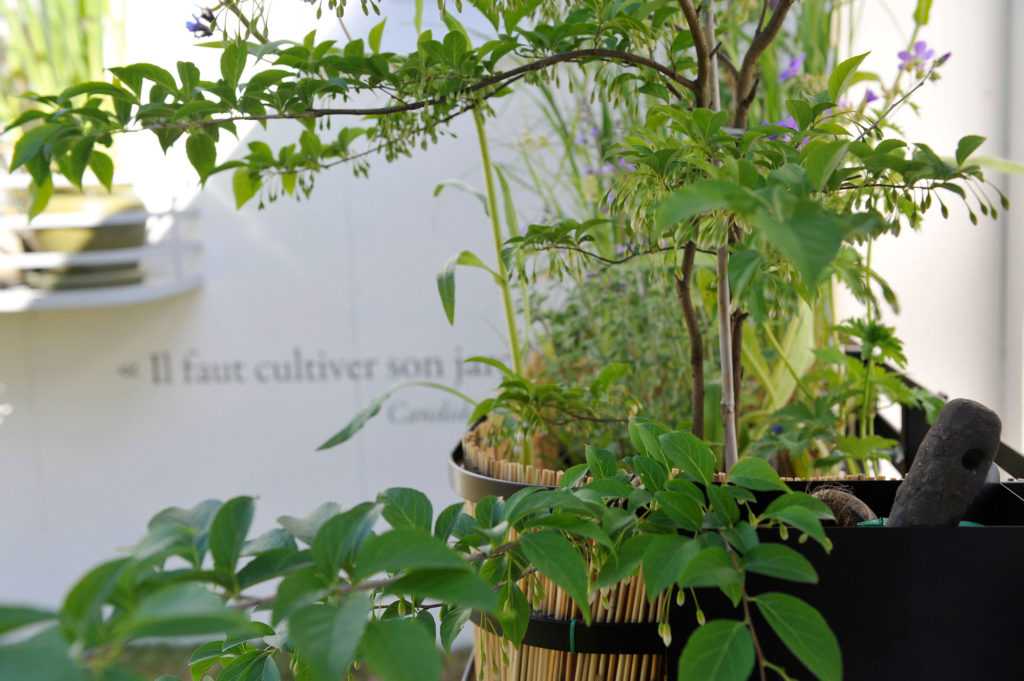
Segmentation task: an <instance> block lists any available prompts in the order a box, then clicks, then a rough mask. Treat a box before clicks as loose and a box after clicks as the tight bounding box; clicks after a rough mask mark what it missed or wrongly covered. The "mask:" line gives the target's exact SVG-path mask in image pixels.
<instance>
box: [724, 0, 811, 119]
mask: <svg viewBox="0 0 1024 681" xmlns="http://www.w3.org/2000/svg"><path fill="white" fill-rule="evenodd" d="M794 2H796V0H779V5H778V7H776V8H775V11H774V12H773V13H772V16H771V19H769V20H768V23H767V24H766V25H765V26H764V27H763V28H759V29H758V31H757V32H756V33H754V39H753V40H751V41H750V47H749V48H747V53H746V55H744V57H743V64H742V66H740V72H739V78H737V82H736V92H735V96H736V97H735V98H736V111H735V114H734V116H733V125H734V126H736V127H737V128H744V127H746V125H747V112H748V111H749V110H750V103H751V102H752V101H753V97H752V96H751V95H752V94H753V93H752V91H753V90H754V87H755V79H756V74H757V60H758V59H760V58H761V55H762V54H764V51H765V50H767V49H768V46H769V45H771V44H772V41H773V40H775V37H776V36H777V35H778V34H779V31H781V30H782V25H783V24H784V23H785V21H786V15H787V14H788V13H789V8H790V7H792V6H793V3H794Z"/></svg>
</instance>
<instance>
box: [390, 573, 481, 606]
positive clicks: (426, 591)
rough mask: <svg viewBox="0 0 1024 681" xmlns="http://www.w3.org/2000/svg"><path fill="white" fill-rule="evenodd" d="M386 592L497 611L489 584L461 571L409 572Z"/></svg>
mask: <svg viewBox="0 0 1024 681" xmlns="http://www.w3.org/2000/svg"><path fill="white" fill-rule="evenodd" d="M385 592H386V593H389V594H395V595H401V596H412V597H413V598H432V599H435V600H438V601H441V602H443V603H449V604H451V605H458V606H462V607H466V608H473V609H474V610H484V611H486V612H495V611H497V609H498V595H497V593H495V591H494V589H493V588H492V587H491V585H490V584H488V583H487V582H485V581H484V580H483V579H481V578H480V576H479V575H477V574H476V573H475V572H473V571H470V570H466V569H464V568H459V569H456V570H450V569H449V570H445V569H442V570H412V571H410V572H409V574H407V575H405V576H404V577H401V578H399V579H398V580H397V581H396V582H394V583H393V584H391V585H390V586H388V588H387V589H386V590H385Z"/></svg>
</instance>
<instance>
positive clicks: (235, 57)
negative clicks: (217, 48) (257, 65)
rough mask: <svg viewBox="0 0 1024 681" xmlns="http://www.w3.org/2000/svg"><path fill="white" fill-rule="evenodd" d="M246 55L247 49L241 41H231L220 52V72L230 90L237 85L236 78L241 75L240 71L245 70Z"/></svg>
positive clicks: (247, 53) (247, 54)
mask: <svg viewBox="0 0 1024 681" xmlns="http://www.w3.org/2000/svg"><path fill="white" fill-rule="evenodd" d="M248 56H249V50H248V49H247V48H246V46H245V44H244V43H241V42H231V43H229V44H228V45H227V46H225V47H224V51H223V52H221V55H220V73H221V75H222V76H223V77H224V81H225V82H226V83H227V84H228V86H229V87H230V88H231V89H232V90H234V89H235V88H236V87H238V80H239V79H240V78H241V77H242V71H244V70H245V62H246V59H247V58H248Z"/></svg>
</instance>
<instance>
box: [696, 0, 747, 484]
mask: <svg viewBox="0 0 1024 681" xmlns="http://www.w3.org/2000/svg"><path fill="white" fill-rule="evenodd" d="M704 35H705V36H706V38H707V42H708V44H709V45H712V46H714V45H716V44H717V43H716V41H715V12H714V7H713V6H712V4H711V3H707V4H706V6H705V9H704ZM708 84H709V86H710V91H711V98H710V104H711V109H712V110H713V111H721V110H722V97H721V91H720V83H719V77H718V51H717V50H716V49H714V47H712V50H711V54H710V55H709V58H708ZM731 315H732V302H731V299H730V296H729V243H728V237H727V238H726V243H725V245H723V246H720V247H719V249H718V351H719V355H720V356H721V360H722V423H723V425H724V426H725V443H724V448H723V463H724V464H725V470H726V471H728V470H729V469H731V468H732V467H733V465H734V464H735V463H736V459H737V458H739V447H738V446H737V444H736V392H735V385H736V380H735V373H734V371H733V354H732V347H733V343H732V317H731Z"/></svg>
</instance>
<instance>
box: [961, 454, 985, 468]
mask: <svg viewBox="0 0 1024 681" xmlns="http://www.w3.org/2000/svg"><path fill="white" fill-rule="evenodd" d="M984 460H985V452H983V451H982V450H980V449H968V450H967V452H966V453H965V454H964V458H963V459H961V463H963V465H964V468H966V469H967V470H969V471H973V470H975V469H977V468H978V466H980V465H981V462H982V461H984Z"/></svg>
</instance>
